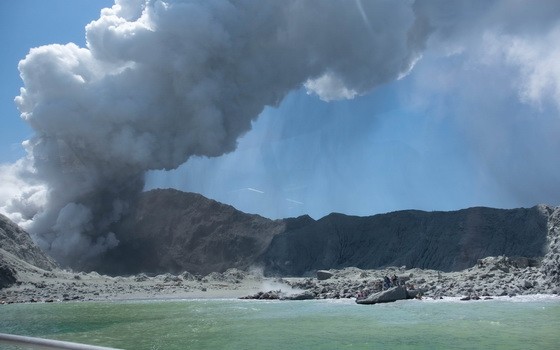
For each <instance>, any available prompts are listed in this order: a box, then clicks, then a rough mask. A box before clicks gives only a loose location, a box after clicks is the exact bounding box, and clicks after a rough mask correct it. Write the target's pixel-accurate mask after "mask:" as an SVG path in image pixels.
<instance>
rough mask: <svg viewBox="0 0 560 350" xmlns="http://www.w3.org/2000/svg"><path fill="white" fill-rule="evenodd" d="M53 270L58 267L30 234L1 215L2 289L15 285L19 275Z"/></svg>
mask: <svg viewBox="0 0 560 350" xmlns="http://www.w3.org/2000/svg"><path fill="white" fill-rule="evenodd" d="M35 267H38V268H41V269H43V270H52V269H55V268H57V267H58V265H57V264H56V263H55V262H54V260H52V259H51V258H50V257H48V256H47V255H45V254H44V253H43V251H42V250H41V249H39V247H38V246H37V245H36V244H35V243H34V242H33V241H32V240H31V237H29V234H28V233H27V232H25V231H24V230H22V229H21V228H20V227H19V226H17V225H16V224H15V223H13V222H12V221H11V220H10V219H8V218H7V217H5V216H4V215H2V214H0V289H1V288H4V287H8V286H10V285H12V284H14V283H15V282H16V281H17V280H18V273H19V272H23V271H27V270H29V269H35Z"/></svg>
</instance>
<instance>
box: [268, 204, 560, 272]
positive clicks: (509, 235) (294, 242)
mask: <svg viewBox="0 0 560 350" xmlns="http://www.w3.org/2000/svg"><path fill="white" fill-rule="evenodd" d="M551 211H552V209H551V208H549V207H546V206H535V207H533V208H530V209H523V208H522V209H511V210H502V209H491V208H483V207H477V208H470V209H464V210H459V211H453V212H423V211H417V210H408V211H399V212H394V213H388V214H380V215H375V216H370V217H357V216H347V215H342V214H331V215H328V216H326V217H324V218H322V219H320V220H318V221H311V220H306V221H305V222H303V223H301V224H300V225H297V226H296V227H295V228H290V227H288V228H287V230H286V231H285V232H283V233H281V234H279V235H276V236H275V237H274V239H273V240H272V242H271V244H270V246H269V247H268V249H267V251H266V252H265V254H264V255H263V263H264V265H265V274H266V275H283V276H306V275H312V274H314V272H315V271H316V270H319V269H340V268H344V267H349V266H355V267H358V268H361V269H375V268H380V267H385V266H407V267H409V268H410V267H417V268H424V269H436V270H442V271H459V270H462V269H466V268H468V267H471V266H473V265H475V264H476V262H477V260H478V259H481V258H484V257H487V256H498V255H504V256H519V257H526V258H534V259H537V258H538V259H540V258H541V257H542V256H543V255H544V254H545V251H544V249H545V247H546V244H547V234H548V219H549V216H550V215H551ZM534 259H533V260H534ZM551 259H553V261H555V260H554V259H555V258H554V257H552V258H551ZM528 261H529V260H528ZM547 261H548V260H547ZM551 266H553V267H554V266H555V265H554V263H552V265H551ZM551 271H552V270H551ZM551 273H552V272H551Z"/></svg>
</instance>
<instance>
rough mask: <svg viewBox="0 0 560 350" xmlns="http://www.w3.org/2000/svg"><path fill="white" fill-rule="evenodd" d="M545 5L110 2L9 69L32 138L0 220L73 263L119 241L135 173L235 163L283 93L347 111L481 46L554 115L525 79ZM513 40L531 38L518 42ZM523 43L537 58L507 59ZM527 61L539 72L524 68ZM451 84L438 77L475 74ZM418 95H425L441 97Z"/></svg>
mask: <svg viewBox="0 0 560 350" xmlns="http://www.w3.org/2000/svg"><path fill="white" fill-rule="evenodd" d="M558 6H559V5H558V4H557V2H556V1H541V2H539V6H534V3H533V2H530V1H526V2H524V1H515V0H514V1H511V0H506V1H468V2H465V1H448V0H444V1H439V0H434V1H360V0H356V1H335V0H333V1H321V0H316V1H313V0H305V1H298V0H283V1H262V0H260V1H259V0H251V1H249V0H244V1H243V0H239V1H234V0H232V1H224V0H215V1H212V0H207V1H202V0H200V1H186V0H185V1H152V0H122V1H121V0H117V1H116V3H115V6H114V7H113V8H111V9H105V10H103V11H102V13H101V16H100V18H99V19H98V20H96V21H94V22H92V23H90V24H89V25H88V26H87V27H86V37H87V46H86V47H85V48H80V47H78V46H76V45H74V44H67V45H56V44H55V45H49V46H43V47H40V48H35V49H32V50H31V51H30V53H29V55H28V56H27V57H26V58H25V59H24V60H23V61H22V62H21V63H20V67H19V68H20V71H21V76H22V79H23V81H24V88H23V89H22V91H21V95H20V96H19V97H18V98H17V99H16V102H17V104H18V107H19V109H20V111H21V113H22V118H23V119H24V120H25V121H26V122H27V123H29V125H31V126H32V127H33V129H34V130H35V136H34V137H33V138H32V139H31V140H29V141H27V142H26V143H25V147H26V150H27V152H28V157H27V158H25V159H22V160H20V161H19V162H18V163H16V164H15V165H13V166H11V167H10V169H8V168H3V169H0V170H2V171H1V172H0V175H2V173H8V172H9V173H14V174H16V175H17V179H15V180H14V179H11V180H10V181H13V182H14V183H17V186H18V187H20V188H21V189H22V190H21V191H20V193H13V194H10V196H11V197H12V198H13V199H12V200H11V201H9V202H8V203H7V204H5V205H4V206H3V207H2V208H0V209H1V210H2V211H4V212H6V213H7V214H8V215H9V216H10V217H11V218H12V219H14V220H15V221H16V222H18V223H20V224H22V225H23V226H24V227H25V228H27V229H28V230H29V231H30V232H31V233H32V234H33V235H34V237H35V239H36V240H38V241H39V242H40V244H41V245H42V247H43V248H44V249H45V250H47V251H49V252H50V253H51V254H52V255H53V256H55V257H56V258H57V259H58V260H59V261H61V262H62V263H66V264H73V265H76V264H80V263H82V262H83V261H85V260H87V259H88V258H90V257H93V256H95V255H97V254H99V253H101V252H103V251H105V250H107V249H110V248H111V247H113V246H115V245H117V244H118V241H117V239H116V237H115V235H114V234H113V233H112V231H113V229H114V227H113V226H114V224H115V223H117V222H118V221H119V220H120V218H121V217H122V215H124V214H126V211H127V209H128V207H129V206H130V204H131V203H133V201H134V198H135V196H137V195H138V194H139V193H140V192H141V190H142V188H143V186H144V174H145V173H146V171H149V170H157V169H174V168H176V167H178V166H179V165H181V164H183V163H184V162H186V161H187V160H188V159H189V157H191V156H207V157H216V156H220V155H222V154H224V153H227V152H231V151H233V150H234V149H235V147H236V142H237V139H238V138H239V137H240V136H241V135H243V134H244V133H246V132H247V131H248V130H250V128H251V123H252V121H254V120H255V119H256V118H257V117H258V115H259V114H260V113H261V111H262V110H263V108H264V107H265V106H275V105H278V104H279V103H280V102H281V101H282V99H283V98H284V97H285V96H286V94H287V93H289V92H290V91H291V90H294V89H298V88H301V87H302V86H303V87H305V88H306V89H307V90H308V92H309V93H312V94H316V95H317V96H318V97H319V98H320V99H322V100H325V101H329V100H336V99H348V98H353V97H355V96H358V95H361V94H364V93H366V92H368V91H370V90H371V89H373V88H374V87H375V86H378V85H380V84H384V83H387V82H391V81H394V80H395V79H399V78H402V77H404V76H406V75H407V74H408V73H409V72H410V70H411V69H412V68H413V66H414V64H415V62H417V60H418V59H420V57H421V55H422V54H423V52H424V51H428V50H431V52H438V54H440V55H441V56H446V55H447V56H454V55H456V54H457V53H458V52H469V54H466V55H465V57H467V58H465V62H467V63H468V61H469V60H474V59H475V58H478V57H480V56H481V55H479V54H480V52H476V50H479V51H484V50H488V48H489V47H490V48H493V49H494V53H495V54H494V55H489V56H491V57H490V58H496V57H500V56H506V59H504V58H503V57H502V58H499V59H497V63H496V64H495V65H496V66H497V65H502V62H504V61H505V62H506V63H507V64H508V65H509V66H512V67H513V66H515V69H513V68H512V73H513V74H512V76H515V74H516V73H518V72H521V73H522V75H526V76H527V78H526V79H525V78H524V79H520V81H522V82H525V81H529V82H530V84H527V85H523V84H520V87H519V90H520V96H521V98H524V99H526V101H528V103H529V104H531V103H541V102H542V100H543V99H552V100H555V101H557V103H558V106H560V99H558V97H557V96H558V93H557V92H558V91H560V89H559V88H558V84H557V83H555V82H554V81H556V80H554V81H548V80H543V79H539V78H540V77H545V76H547V77H550V76H552V77H557V76H558V73H557V72H558V70H556V68H555V67H556V66H555V65H554V64H553V63H551V62H552V61H553V57H554V55H553V54H552V55H551V54H546V55H543V54H540V51H539V50H537V49H538V47H535V46H539V45H540V42H539V41H538V40H534V36H536V37H539V36H540V34H541V33H543V32H544V33H550V34H549V35H551V36H552V37H554V38H556V35H557V33H560V30H553V29H554V27H555V26H556V27H557V28H560V26H559V25H558V21H557V19H556V18H558V17H557V16H556V14H558V12H559V11H558V10H559V8H558ZM551 28H552V29H551ZM518 31H523V33H526V32H532V33H535V35H534V36H531V35H529V36H525V37H522V38H521V39H519V38H518V37H517V36H516V35H517V34H518ZM473 32H475V34H473ZM488 33H490V34H492V35H494V36H492V35H489V34H488ZM481 38H484V39H485V41H484V42H483V43H484V45H480V44H479V43H480V42H481V40H480V39H481ZM428 39H430V40H429V41H428ZM492 40H494V41H492ZM510 41H511V42H513V43H514V45H507V44H508V43H509V42H510ZM546 42H548V41H545V42H544V44H543V45H542V48H544V49H542V50H541V51H546V49H545V48H546ZM489 43H490V44H489ZM491 44H492V45H491ZM522 44H525V45H527V46H528V47H529V49H530V50H529V51H531V50H532V51H534V53H535V57H532V56H527V55H524V53H526V52H527V50H520V52H516V51H515V49H516V48H519V47H520V45H522ZM533 49H534V50H533ZM471 52H474V53H471ZM489 52H490V53H492V51H491V50H490V51H489ZM546 52H549V51H546ZM546 52H545V53H546ZM477 55H478V56H477ZM539 59H541V60H545V62H544V64H540V65H539V67H541V68H543V69H544V71H543V70H541V71H534V70H532V68H533V65H535V62H537V63H538V60H539ZM549 61H550V62H549ZM465 66H466V64H465ZM518 67H519V68H518ZM455 71H456V69H455V68H454V67H453V69H447V70H446V71H445V73H446V74H447V73H450V72H451V73H450V74H455V76H457V77H461V76H469V77H472V76H477V75H476V74H477V73H473V72H472V71H466V70H465V71H464V72H463V71H461V72H458V73H455ZM451 76H453V75H451ZM477 77H478V76H477ZM480 77H481V80H480V81H482V80H484V79H486V77H485V76H484V75H483V74H480ZM451 79H452V78H451ZM431 80H433V77H432V76H430V77H427V78H426V79H424V80H423V81H422V82H420V83H419V84H418V85H419V86H420V88H425V86H423V85H422V83H426V81H430V82H431ZM478 82H479V81H478V80H477V81H476V83H478ZM507 83H508V84H510V82H509V81H508V82H507ZM457 85H460V84H457ZM473 85H476V84H473ZM428 87H429V88H432V89H434V90H436V91H435V92H434V95H435V94H436V93H439V92H440V90H441V91H445V90H446V89H448V88H447V87H446V86H438V87H437V88H433V86H432V85H430V86H428ZM438 89H439V90H438ZM425 90H426V91H428V92H427V93H424V94H423V96H428V97H430V94H429V93H430V91H431V90H430V89H428V88H426V89H425ZM464 90H465V89H464V88H463V86H457V88H456V89H455V90H453V92H451V93H458V94H464V95H468V93H470V92H472V91H476V92H477V94H474V93H473V94H472V95H473V96H475V97H472V100H473V103H471V104H469V105H472V106H473V107H472V108H473V109H476V106H477V102H478V101H480V100H481V98H485V99H487V100H492V98H493V97H494V96H493V95H491V94H488V93H487V92H486V91H484V92H478V91H479V90H478V86H475V89H468V91H467V92H464ZM479 95H484V96H479ZM469 96H470V95H469ZM489 96H490V97H489ZM467 97H468V96H467ZM466 100H467V101H468V99H466ZM469 102H471V101H469ZM546 108H549V104H546ZM467 123H468V122H467ZM476 135H478V132H477V133H476V134H475V136H476ZM492 139H495V138H492V137H490V138H489V140H492ZM551 144H552V145H554V146H555V145H557V142H556V141H551ZM492 160H493V159H490V160H489V161H492ZM0 195H2V194H1V193H0ZM0 205H1V204H0Z"/></svg>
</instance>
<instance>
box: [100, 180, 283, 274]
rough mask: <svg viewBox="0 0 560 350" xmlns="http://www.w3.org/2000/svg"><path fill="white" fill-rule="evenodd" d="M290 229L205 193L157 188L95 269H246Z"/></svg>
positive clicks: (127, 221)
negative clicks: (206, 195) (211, 198)
mask: <svg viewBox="0 0 560 350" xmlns="http://www.w3.org/2000/svg"><path fill="white" fill-rule="evenodd" d="M285 226H286V224H285V223H284V222H283V221H273V220H269V219H266V218H263V217H261V216H258V215H250V214H245V213H243V212H240V211H238V210H236V209H235V208H233V207H232V206H229V205H225V204H222V203H219V202H216V201H214V200H210V199H208V198H205V197H203V196H201V195H199V194H195V193H185V192H181V191H177V190H172V189H165V190H161V189H159V190H152V191H148V192H145V193H143V194H142V195H141V196H140V198H139V201H138V203H137V204H136V207H135V208H134V209H133V214H132V215H130V216H129V217H128V218H127V219H125V220H124V222H123V223H122V225H121V226H120V227H119V228H118V229H117V231H116V233H117V238H118V239H119V241H120V243H119V245H118V246H117V247H116V248H115V249H113V250H111V251H110V252H109V253H107V254H106V255H105V256H104V257H103V258H102V259H101V260H100V261H99V263H98V265H97V266H94V267H93V269H95V270H97V271H99V272H104V273H110V274H130V273H137V272H148V273H162V272H175V273H178V272H182V271H189V272H191V273H197V274H207V273H209V272H223V271H225V270H227V269H228V268H231V267H236V268H241V269H245V268H248V267H250V266H251V265H252V264H253V263H254V262H255V260H256V257H258V256H260V255H262V253H263V252H264V251H265V250H266V248H267V247H268V246H269V244H270V241H271V240H272V237H273V236H274V235H276V234H278V233H280V232H283V231H284V230H285Z"/></svg>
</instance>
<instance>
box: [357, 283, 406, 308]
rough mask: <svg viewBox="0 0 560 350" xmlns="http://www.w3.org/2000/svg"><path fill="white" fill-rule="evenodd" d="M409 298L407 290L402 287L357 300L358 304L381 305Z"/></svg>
mask: <svg viewBox="0 0 560 350" xmlns="http://www.w3.org/2000/svg"><path fill="white" fill-rule="evenodd" d="M407 298H408V294H407V292H406V288H405V287H402V286H398V287H393V288H389V289H387V290H384V291H382V292H379V293H375V294H372V295H370V296H368V297H367V298H365V299H357V300H356V303H358V304H379V303H390V302H393V301H397V300H405V299H407Z"/></svg>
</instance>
